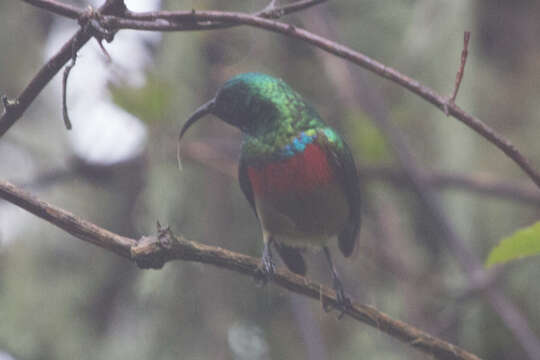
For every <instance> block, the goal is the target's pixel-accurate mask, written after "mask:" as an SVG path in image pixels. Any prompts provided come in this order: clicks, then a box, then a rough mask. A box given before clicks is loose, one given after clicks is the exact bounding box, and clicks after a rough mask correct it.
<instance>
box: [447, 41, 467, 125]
mask: <svg viewBox="0 0 540 360" xmlns="http://www.w3.org/2000/svg"><path fill="white" fill-rule="evenodd" d="M470 38H471V33H470V31H465V33H464V35H463V50H461V63H460V65H459V69H458V72H457V73H456V81H455V83H454V91H453V92H452V95H451V96H450V98H449V99H448V103H447V104H446V105H445V106H444V109H443V111H444V113H445V114H446V116H448V104H455V103H456V97H457V94H458V91H459V87H460V86H461V81H462V80H463V74H464V73H465V64H466V63H467V56H468V55H469V50H468V49H469V40H470Z"/></svg>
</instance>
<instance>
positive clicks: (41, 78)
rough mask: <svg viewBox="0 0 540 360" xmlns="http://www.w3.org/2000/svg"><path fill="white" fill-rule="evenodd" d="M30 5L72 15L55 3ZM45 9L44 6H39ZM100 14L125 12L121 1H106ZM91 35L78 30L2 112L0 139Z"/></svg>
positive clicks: (30, 0)
mask: <svg viewBox="0 0 540 360" xmlns="http://www.w3.org/2000/svg"><path fill="white" fill-rule="evenodd" d="M27 2H28V3H30V4H33V5H34V4H36V6H38V5H37V4H39V5H43V4H47V6H48V5H49V4H54V6H55V9H57V8H59V7H62V9H64V10H65V12H66V13H69V14H72V10H73V8H72V7H63V6H62V5H60V3H58V2H57V1H51V0H47V1H44V0H27ZM40 7H43V8H47V7H45V6H40ZM98 11H99V12H100V13H101V14H122V13H124V11H125V6H124V2H123V0H107V1H106V2H105V4H104V5H103V6H102V7H100V8H99V10H98ZM83 12H84V11H82V10H81V12H80V13H79V12H78V13H77V17H76V18H77V19H79V17H80V16H81V15H82V14H83ZM90 37H91V34H89V33H86V32H84V31H83V30H78V31H77V32H76V33H75V35H73V36H72V37H71V39H70V40H69V41H67V42H66V43H65V44H64V46H62V48H61V49H60V51H58V52H57V53H56V54H55V55H54V56H53V57H52V58H51V59H50V60H49V61H48V62H47V63H46V64H45V65H43V67H42V68H41V69H40V70H39V72H38V73H37V74H36V75H35V76H34V77H33V78H32V80H31V81H30V82H29V83H28V85H27V86H26V87H25V88H24V90H23V91H22V92H21V94H20V95H19V96H18V97H17V98H16V100H14V103H16V106H12V107H10V111H6V112H4V114H3V115H2V116H1V117H0V137H2V136H3V135H4V134H5V133H6V131H8V130H9V129H10V128H11V126H13V124H14V123H15V122H16V121H17V120H18V119H19V118H20V117H21V116H22V115H23V113H24V112H25V111H26V109H27V108H28V107H29V106H30V104H31V103H32V102H33V101H34V99H35V98H36V97H37V96H38V95H39V93H40V92H41V90H43V88H44V87H45V85H47V84H48V83H49V81H51V79H52V78H53V77H54V76H55V75H56V74H57V73H58V71H60V69H61V68H62V67H63V66H64V65H65V64H66V63H67V62H68V61H69V60H70V59H71V58H72V54H73V49H75V52H77V51H79V49H80V48H81V47H82V46H83V45H84V44H86V42H87V41H88V40H89V39H90Z"/></svg>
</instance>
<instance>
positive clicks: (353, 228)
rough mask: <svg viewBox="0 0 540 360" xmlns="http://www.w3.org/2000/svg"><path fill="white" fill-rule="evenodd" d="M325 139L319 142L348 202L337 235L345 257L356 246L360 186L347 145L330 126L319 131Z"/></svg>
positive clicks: (358, 227) (358, 226) (358, 224)
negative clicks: (346, 214)
mask: <svg viewBox="0 0 540 360" xmlns="http://www.w3.org/2000/svg"><path fill="white" fill-rule="evenodd" d="M320 134H322V135H323V136H322V137H321V138H323V139H326V141H324V140H323V141H322V142H321V143H322V144H323V145H325V146H326V149H327V151H328V154H330V156H329V161H330V163H331V164H332V167H333V168H334V171H335V173H336V174H337V176H338V178H339V180H340V182H341V185H342V186H343V188H344V189H345V194H346V197H347V201H348V203H349V210H350V214H349V220H348V222H347V225H346V226H345V228H344V229H343V230H342V231H341V233H340V234H339V235H338V244H339V249H340V250H341V252H342V253H343V255H344V256H345V257H348V256H350V255H351V254H352V253H353V251H354V248H355V246H356V238H357V235H358V232H359V231H360V222H361V219H360V187H359V179H358V172H357V170H356V165H355V163H354V158H353V156H352V154H351V150H350V149H349V147H348V145H347V144H346V143H345V141H343V139H341V137H340V136H339V135H338V134H337V133H336V132H335V131H334V130H332V129H331V128H325V129H324V130H323V131H321V132H320Z"/></svg>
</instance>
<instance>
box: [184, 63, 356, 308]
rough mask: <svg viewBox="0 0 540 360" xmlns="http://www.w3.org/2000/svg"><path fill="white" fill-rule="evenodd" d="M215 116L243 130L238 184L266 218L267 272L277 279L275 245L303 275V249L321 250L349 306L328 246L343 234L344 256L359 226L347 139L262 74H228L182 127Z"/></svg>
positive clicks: (342, 302) (349, 251)
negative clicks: (273, 256) (228, 76)
mask: <svg viewBox="0 0 540 360" xmlns="http://www.w3.org/2000/svg"><path fill="white" fill-rule="evenodd" d="M207 114H213V115H215V116H217V117H218V118H220V119H221V120H223V121H224V122H226V123H227V124H230V125H232V126H235V127H237V128H238V129H240V130H241V131H242V133H243V134H244V138H243V144H242V150H241V154H240V160H239V167H238V180H239V183H240V188H241V189H242V192H243V193H244V195H245V197H246V198H247V200H248V201H249V203H250V205H251V207H252V209H253V210H254V211H255V214H256V216H257V218H258V220H259V222H260V225H261V229H262V238H263V242H264V250H263V254H262V264H261V272H262V275H263V277H264V278H265V279H271V277H272V275H273V274H274V271H275V265H274V261H273V259H272V247H274V248H275V249H276V250H277V252H278V253H279V255H280V256H281V258H282V259H283V262H284V263H285V264H286V265H287V267H288V268H289V269H290V270H291V271H293V272H295V273H297V274H299V275H305V273H306V263H305V261H304V259H303V257H302V251H303V250H304V249H306V248H310V247H316V248H322V249H323V251H324V254H325V257H326V259H327V261H328V265H329V268H330V274H331V276H332V281H333V287H334V290H335V291H336V296H337V300H338V304H339V305H340V306H342V307H345V306H347V305H348V304H350V301H349V299H348V298H347V297H346V296H345V293H344V290H343V285H342V283H341V281H340V280H339V278H338V275H337V272H336V269H335V267H334V264H333V263H332V259H331V256H330V251H329V249H328V247H327V244H328V242H329V241H330V240H331V239H333V238H335V237H336V236H337V241H338V247H339V249H340V250H341V253H342V254H343V255H344V256H345V257H349V256H350V255H351V254H352V253H353V251H354V248H355V245H356V242H357V240H356V239H357V237H358V233H359V231H360V188H359V181H358V173H357V170H356V166H355V163H354V159H353V156H352V154H351V151H350V149H349V147H348V146H347V144H346V143H345V141H344V140H343V139H342V137H341V136H340V135H339V134H338V133H337V132H336V131H335V130H334V129H333V128H331V127H330V126H328V125H327V124H325V123H324V121H323V120H322V119H321V117H320V116H319V114H318V113H317V111H316V110H315V109H314V108H313V107H312V106H311V105H310V104H308V103H307V102H306V101H305V100H304V98H303V97H302V96H301V95H300V94H299V93H297V92H296V91H294V90H293V89H292V88H291V87H290V86H289V85H287V84H286V83H285V82H284V81H283V80H281V79H277V78H275V77H272V76H269V75H266V74H262V73H245V74H240V75H237V76H235V77H233V78H231V79H229V80H228V81H227V82H225V84H224V85H223V86H222V87H221V88H220V89H219V90H218V92H217V94H216V96H215V97H214V98H213V99H212V100H210V101H208V102H207V103H205V104H204V105H202V106H200V107H199V108H198V109H197V110H196V111H195V112H194V113H193V114H191V116H190V117H189V118H188V120H187V121H186V123H185V124H184V126H183V127H182V129H181V131H180V135H179V138H178V146H180V140H181V139H182V137H183V135H184V134H185V132H186V131H187V129H188V128H189V127H190V126H191V125H193V124H194V123H195V122H196V121H197V120H198V119H200V118H202V117H203V116H204V115H207Z"/></svg>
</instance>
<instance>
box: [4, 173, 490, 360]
mask: <svg viewBox="0 0 540 360" xmlns="http://www.w3.org/2000/svg"><path fill="white" fill-rule="evenodd" d="M0 198H3V199H5V200H7V201H9V202H11V203H13V204H15V205H17V206H19V207H21V208H23V209H25V210H27V211H29V212H31V213H32V214H34V215H36V216H38V217H40V218H42V219H44V220H46V221H48V222H50V223H52V224H54V225H56V226H58V227H59V228H61V229H63V230H65V231H66V232H68V233H70V234H72V235H74V236H75V237H77V238H79V239H81V240H83V241H86V242H90V243H92V244H94V245H96V246H99V247H101V248H103V249H106V250H109V251H112V252H114V253H115V254H117V255H120V256H122V257H124V258H126V259H128V260H131V261H133V262H136V263H137V264H138V265H139V266H142V267H144V268H147V267H151V268H159V267H161V266H163V265H164V264H165V263H166V262H168V261H172V260H184V261H195V262H200V263H205V264H211V265H215V266H217V267H220V268H225V269H229V270H232V271H236V272H239V273H242V274H245V275H249V276H252V277H256V276H259V275H260V272H259V271H260V270H259V266H260V265H259V259H255V258H253V257H250V256H246V255H242V254H238V253H235V252H232V251H229V250H225V249H222V248H219V247H214V246H208V245H203V244H199V243H196V242H193V241H189V240H186V239H184V238H183V237H181V236H174V235H172V234H171V233H170V231H160V232H159V235H160V236H159V237H158V238H155V237H143V238H142V239H141V240H139V241H137V240H135V239H131V238H127V237H124V236H121V235H118V234H115V233H112V232H110V231H108V230H105V229H103V228H101V227H99V226H97V225H95V224H93V223H91V222H89V221H86V220H84V219H81V218H79V217H77V216H75V215H73V214H71V213H69V212H67V211H65V210H63V209H61V208H58V207H55V206H53V205H50V204H48V203H46V202H45V201H42V200H39V199H38V198H36V197H35V196H32V195H31V194H29V193H27V192H25V191H24V190H22V189H19V188H17V187H16V186H15V185H12V184H10V183H8V182H6V181H0ZM273 282H274V283H275V284H277V285H279V286H281V287H283V288H285V289H288V290H290V291H293V292H296V293H299V294H303V295H305V296H308V297H311V298H312V299H315V300H319V299H320V298H322V299H323V301H324V302H325V303H327V304H331V305H334V306H337V299H336V295H335V292H334V291H333V290H330V289H328V288H327V287H326V286H322V285H321V284H319V283H316V282H313V281H310V280H308V279H307V278H305V277H301V276H298V275H296V274H293V273H291V272H290V271H287V270H285V269H278V270H277V271H276V273H275V274H274V277H273ZM345 313H346V314H347V315H349V316H350V317H351V318H354V319H356V320H358V321H361V322H363V323H365V324H367V325H370V326H372V327H375V328H377V329H378V330H380V331H382V332H384V333H386V334H388V335H390V336H392V337H394V338H396V339H398V340H400V341H402V342H404V343H406V344H408V345H410V346H412V347H413V348H415V349H417V350H419V351H422V352H424V353H427V354H430V355H433V356H434V357H436V358H438V359H452V360H480V359H479V358H478V357H477V356H475V355H473V354H471V353H469V352H467V351H465V350H463V349H461V348H459V347H457V346H455V345H452V344H450V343H448V342H446V341H444V340H441V339H438V338H436V337H434V336H431V335H429V334H427V333H425V332H423V331H421V330H418V329H416V328H414V327H413V326H411V325H408V324H406V323H404V322H401V321H398V320H394V319H392V318H391V317H389V316H388V315H386V314H384V313H382V312H380V311H378V310H377V309H375V308H373V307H371V306H367V305H362V304H358V303H354V304H352V305H351V306H350V307H348V308H347V309H346V310H345Z"/></svg>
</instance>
